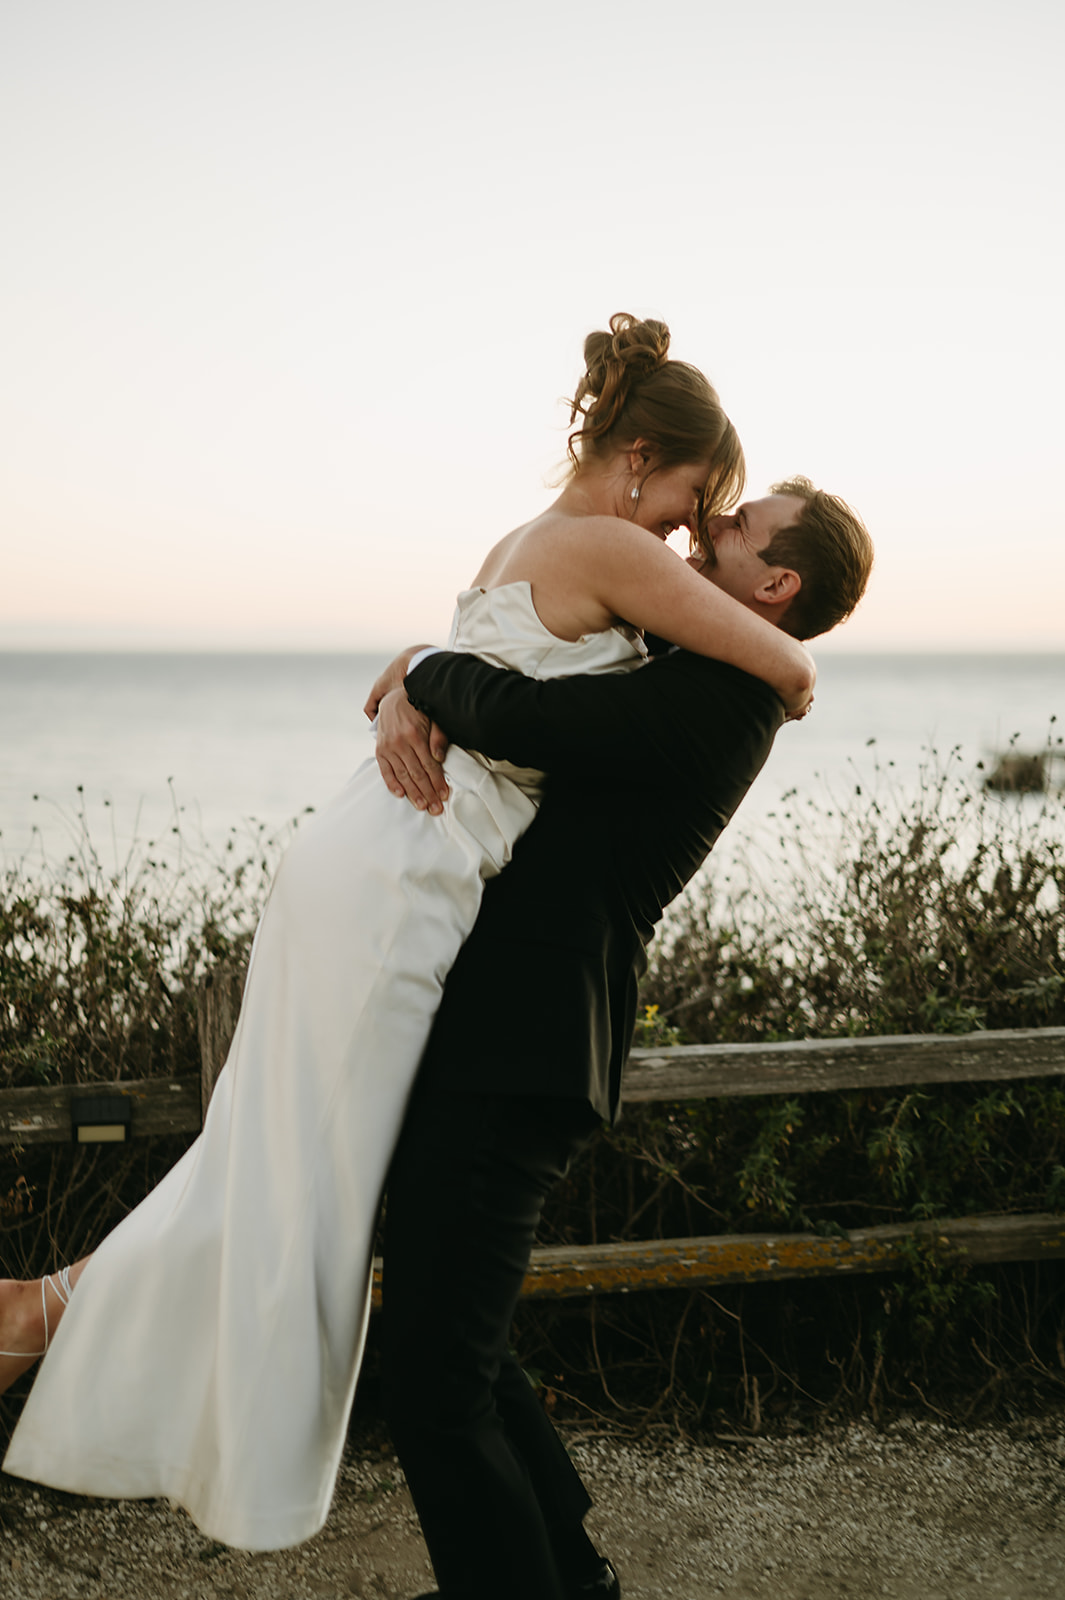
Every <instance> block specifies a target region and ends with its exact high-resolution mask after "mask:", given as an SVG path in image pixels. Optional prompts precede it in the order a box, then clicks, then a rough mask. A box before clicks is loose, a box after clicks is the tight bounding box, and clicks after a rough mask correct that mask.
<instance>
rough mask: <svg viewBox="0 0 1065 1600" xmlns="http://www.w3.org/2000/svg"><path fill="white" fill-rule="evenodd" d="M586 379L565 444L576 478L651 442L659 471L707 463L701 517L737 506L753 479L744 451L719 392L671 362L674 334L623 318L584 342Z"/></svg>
mask: <svg viewBox="0 0 1065 1600" xmlns="http://www.w3.org/2000/svg"><path fill="white" fill-rule="evenodd" d="M584 366H585V372H584V376H583V378H582V379H581V381H580V383H579V384H578V385H577V392H576V394H575V395H574V396H573V399H572V401H571V402H570V416H569V420H570V423H571V424H572V423H573V422H575V421H576V419H577V417H580V418H581V419H582V420H581V425H580V427H579V428H575V429H574V430H573V432H572V433H571V434H570V436H569V439H568V441H567V453H568V455H569V458H570V461H571V462H572V463H573V467H574V470H575V471H576V470H579V468H580V464H581V461H582V460H585V459H587V458H588V457H597V458H599V459H600V460H602V459H605V458H606V457H608V456H610V455H612V454H613V453H614V452H615V451H616V450H620V449H624V448H625V446H626V445H629V444H631V443H632V442H633V440H634V439H646V441H647V443H648V444H650V445H653V446H654V448H655V450H656V451H657V452H658V461H657V463H656V465H657V466H659V467H673V466H679V465H680V464H681V463H682V462H686V461H700V460H703V459H706V460H709V462H710V463H711V469H710V477H709V479H708V481H707V485H706V490H705V492H704V496H703V507H702V513H701V516H702V518H703V519H705V518H706V517H713V516H717V515H718V513H719V512H721V511H725V510H727V509H728V507H729V506H731V505H733V504H734V503H735V501H736V500H738V499H739V497H740V495H741V494H742V492H743V485H744V482H745V480H746V476H747V469H746V464H745V462H744V459H743V446H742V445H741V444H740V441H739V438H738V436H737V434H736V430H735V428H734V427H733V426H732V423H731V422H730V421H729V419H728V417H727V416H726V415H725V413H724V411H723V410H722V407H721V401H720V400H719V399H718V397H717V391H716V390H715V388H714V386H713V384H711V383H710V382H708V380H707V379H706V378H704V377H703V374H702V373H701V372H700V371H699V369H698V368H697V367H692V366H689V365H688V363H687V362H686V361H670V360H669V329H668V328H667V327H666V324H665V323H664V322H654V321H650V320H648V321H642V320H641V319H640V318H639V317H631V316H629V315H628V313H627V312H624V311H619V312H618V313H617V314H616V315H615V316H613V317H611V319H610V331H609V333H607V332H605V331H602V330H601V331H599V332H597V333H590V334H589V335H588V337H587V339H585V341H584Z"/></svg>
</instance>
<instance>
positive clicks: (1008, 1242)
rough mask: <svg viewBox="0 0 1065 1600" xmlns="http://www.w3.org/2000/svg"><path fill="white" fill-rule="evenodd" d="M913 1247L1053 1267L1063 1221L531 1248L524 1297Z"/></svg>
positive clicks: (803, 1264) (880, 1257)
mask: <svg viewBox="0 0 1065 1600" xmlns="http://www.w3.org/2000/svg"><path fill="white" fill-rule="evenodd" d="M912 1239H917V1240H919V1241H921V1242H922V1244H923V1245H924V1247H925V1248H927V1249H929V1250H931V1251H934V1253H935V1256H936V1259H937V1260H938V1261H942V1262H946V1263H959V1262H964V1263H966V1264H970V1265H977V1264H982V1265H988V1264H990V1263H993V1262H997V1261H1054V1260H1057V1261H1060V1260H1062V1259H1065V1216H1052V1215H1043V1214H1035V1213H1032V1214H1028V1215H1021V1216H1014V1215H1012V1214H1003V1215H987V1216H980V1217H954V1218H950V1219H946V1220H943V1221H936V1222H927V1223H918V1224H909V1223H906V1224H891V1225H889V1226H887V1227H881V1228H854V1229H852V1230H851V1232H850V1233H848V1234H847V1235H846V1236H845V1237H843V1238H839V1239H824V1238H821V1236H820V1235H818V1234H810V1233H740V1234H721V1235H716V1236H713V1237H709V1238H702V1239H651V1240H648V1241H646V1242H637V1243H635V1244H605V1245H573V1246H571V1247H565V1248H562V1249H551V1250H534V1251H533V1253H532V1261H531V1263H530V1266H529V1271H528V1273H527V1275H526V1278H525V1282H524V1284H523V1286H522V1297H523V1299H530V1300H567V1299H569V1300H573V1299H580V1298H583V1297H584V1296H585V1295H589V1294H629V1293H632V1292H633V1291H636V1290H640V1289H699V1288H709V1287H712V1286H713V1285H714V1284H722V1283H760V1282H768V1281H770V1280H772V1279H784V1278H826V1277H836V1276H846V1275H850V1274H856V1273H866V1272H897V1271H898V1270H899V1269H900V1268H901V1267H903V1266H904V1265H905V1264H906V1261H907V1258H908V1246H909V1241H910V1240H912ZM373 1281H374V1293H373V1303H374V1307H375V1308H377V1307H378V1306H379V1305H380V1301H381V1260H380V1257H378V1258H377V1259H376V1260H375V1261H374V1275H373Z"/></svg>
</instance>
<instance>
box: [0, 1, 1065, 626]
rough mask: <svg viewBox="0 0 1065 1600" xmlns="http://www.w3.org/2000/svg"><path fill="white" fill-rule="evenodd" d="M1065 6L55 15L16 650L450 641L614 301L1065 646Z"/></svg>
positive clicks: (33, 33)
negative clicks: (455, 609) (657, 325)
mask: <svg viewBox="0 0 1065 1600" xmlns="http://www.w3.org/2000/svg"><path fill="white" fill-rule="evenodd" d="M1063 64H1065V6H1062V4H1061V3H1060V0H969V3H966V4H961V3H960V0H892V3H890V4H888V3H878V4H866V3H863V0H808V3H805V4H800V3H796V0H744V3H743V4H736V3H735V0H732V3H730V4H728V5H722V4H715V3H706V0H700V3H698V4H696V3H691V4H678V3H674V0H658V3H656V4H655V5H653V6H650V7H648V6H646V5H643V4H634V3H632V0H581V3H580V4H577V5H574V4H572V0H565V3H563V0H537V3H536V4H531V5H528V6H520V7H519V6H503V5H500V4H499V0H493V3H488V0H485V3H473V0H454V3H452V4H450V5H446V6H445V5H440V4H439V3H436V0H420V3H410V0H407V3H403V0H395V3H392V4H389V5H387V6H384V5H376V6H372V7H371V6H369V5H367V4H365V3H354V0H182V3H181V4H180V5H179V4H169V5H162V4H151V3H145V0H93V3H92V4H91V5H88V4H85V3H84V0H33V3H32V4H23V5H20V6H9V7H6V8H5V14H4V19H3V22H2V23H0V169H2V170H0V178H2V195H3V218H4V246H3V251H2V252H0V439H2V440H3V448H2V450H0V540H2V544H3V566H2V572H3V579H2V584H0V648H8V649H11V648H52V647H62V648H83V647H101V648H213V649H218V648H223V649H225V648H233V649H243V648H269V649H275V648H276V649H289V648H312V649H315V648H327V649H354V650H358V649H373V648H379V647H382V648H387V647H390V646H392V645H396V646H399V645H400V644H403V643H405V642H407V641H413V640H416V639H423V638H424V639H432V638H441V637H442V636H443V634H444V633H445V631H446V627H447V622H448V618H449V616H450V611H451V604H452V599H453V596H454V593H455V591H456V590H458V589H460V588H463V587H465V586H466V585H467V584H468V582H469V580H470V578H471V577H472V575H473V572H474V571H475V570H476V568H477V566H478V564H479V561H480V558H481V555H482V554H483V552H484V551H485V550H486V549H487V548H488V546H489V545H490V544H491V543H492V542H494V540H495V539H496V538H497V537H499V536H500V535H501V534H502V533H504V532H506V531H507V530H508V529H509V528H511V527H513V526H514V525H515V524H517V523H518V522H520V521H522V520H524V519H525V518H526V517H528V516H530V515H532V514H534V513H535V512H536V511H538V510H539V509H541V508H542V507H543V506H544V505H546V504H547V503H548V501H549V499H550V498H551V490H550V488H549V486H548V481H549V479H550V477H551V474H552V470H553V468H555V467H556V466H557V464H558V463H560V462H561V460H562V459H563V455H564V449H565V444H564V438H565V423H566V414H565V411H564V409H563V407H562V406H561V405H559V404H558V401H559V398H560V397H561V396H564V395H566V394H567V393H569V392H571V391H572V388H573V386H574V384H575V382H576V379H577V377H578V376H579V371H580V350H581V344H582V341H583V338H584V335H585V334H586V333H587V332H588V331H589V330H590V329H591V328H593V327H601V326H603V325H604V324H605V321H606V319H607V318H608V317H609V315H610V314H611V312H614V311H618V310H627V311H633V312H636V313H639V314H643V315H654V316H659V317H662V318H664V320H666V321H667V322H668V323H669V324H670V326H671V328H672V330H673V338H674V343H673V353H674V354H675V355H677V356H679V357H682V358H684V359H687V360H690V361H692V362H694V363H695V364H696V365H698V366H700V367H702V368H703V370H704V371H706V372H707V374H708V375H709V376H710V377H711V379H712V380H713V381H714V383H715V384H716V385H717V387H718V389H719V391H720V393H721V397H722V399H723V401H724V404H725V407H726V409H727V410H728V412H729V414H730V415H731V416H732V418H733V420H734V422H735V423H736V425H737V427H738V429H739V431H740V435H741V437H742V438H743V440H744V443H745V446H746V450H747V458H748V465H749V469H750V475H749V487H748V495H749V496H751V497H753V496H755V495H758V494H760V493H762V492H764V490H765V488H766V486H767V484H768V483H769V481H770V480H771V479H773V478H778V477H782V476H786V475H788V474H790V473H793V472H797V471H798V472H805V473H807V474H808V475H809V476H811V477H812V478H814V479H815V481H817V482H818V483H820V484H822V485H823V486H824V487H826V488H829V489H832V490H834V491H835V492H837V493H839V494H841V495H843V496H844V498H845V499H847V500H849V501H850V502H851V503H852V504H853V505H855V506H856V507H857V508H858V509H859V510H860V511H861V512H862V514H863V515H864V517H865V519H866V521H867V522H868V524H869V527H870V529H871V531H872V533H873V535H874V538H875V540H876V542H877V546H878V551H879V560H878V568H877V572H876V574H875V577H874V582H873V585H872V587H871V590H870V594H869V596H868V598H867V600H866V602H865V604H864V606H863V608H862V610H861V612H860V613H859V615H858V617H857V618H856V619H855V620H854V621H853V622H852V623H851V624H850V625H849V626H848V628H847V629H845V630H843V631H842V632H841V633H839V634H838V635H837V636H836V637H835V638H834V639H833V641H831V642H830V643H828V644H825V645H823V646H821V648H824V649H833V648H836V649H843V650H848V649H849V650H881V649H891V648H901V649H929V648H931V649H937V648H943V649H952V648H957V649H964V648H967V649H982V648H987V649H993V650H1005V649H1018V648H1019V649H1065V623H1063V621H1062V600H1061V596H1062V594H1063V593H1065V512H1063V509H1062V507H1063V495H1065V490H1063V488H1062V485H1061V473H1060V471H1059V463H1060V461H1061V455H1062V451H1061V440H1062V437H1063V433H1065V400H1063V392H1065V383H1063V374H1065V313H1063V299H1065V294H1063V288H1062V286H1063V284H1065V221H1063V193H1065V180H1063V172H1065V162H1063V156H1065V138H1063V133H1065V92H1063V88H1062V72H1063Z"/></svg>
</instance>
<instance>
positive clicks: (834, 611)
mask: <svg viewBox="0 0 1065 1600" xmlns="http://www.w3.org/2000/svg"><path fill="white" fill-rule="evenodd" d="M770 493H771V494H788V495H794V496H795V497H796V498H797V499H800V500H804V501H805V502H806V503H805V505H804V506H803V508H802V510H801V511H800V513H799V516H798V520H797V521H796V522H793V523H792V525H791V526H790V527H789V528H781V529H780V530H779V532H777V533H775V534H774V535H773V537H772V539H770V541H769V543H768V544H767V545H766V547H765V549H764V550H760V551H759V552H758V554H759V555H760V556H761V558H762V560H763V561H764V562H766V563H767V565H768V566H771V567H789V568H790V569H791V570H792V571H793V572H797V573H798V574H799V577H800V578H801V579H802V588H801V589H800V590H799V593H798V594H797V595H796V596H795V598H794V599H793V600H792V601H791V603H790V604H789V605H788V608H787V610H786V611H785V612H784V615H783V616H782V617H781V619H780V624H779V625H780V627H781V628H782V629H783V630H784V632H785V633H790V634H792V635H793V636H794V637H795V638H796V639H814V638H816V637H817V635H818V634H819V633H827V632H828V630H829V629H830V628H834V627H835V626H836V625H837V623H840V622H843V621H845V619H846V618H847V617H849V616H850V614H851V612H852V611H853V610H854V608H855V606H856V605H857V604H858V601H859V600H860V599H861V598H862V595H863V594H864V593H865V586H866V584H867V583H868V582H869V574H870V572H871V571H872V567H873V541H872V539H870V537H869V533H868V530H867V529H866V526H865V524H864V522H863V521H862V519H861V517H859V516H858V515H857V513H856V512H854V511H852V510H851V508H850V506H849V505H847V504H846V502H845V501H843V500H840V499H839V497H838V496H837V495H834V494H827V493H826V492H825V490H824V489H815V488H814V486H813V484H812V483H811V482H810V480H809V478H801V477H800V478H788V479H787V480H786V482H784V483H774V484H773V486H772V489H771V490H770Z"/></svg>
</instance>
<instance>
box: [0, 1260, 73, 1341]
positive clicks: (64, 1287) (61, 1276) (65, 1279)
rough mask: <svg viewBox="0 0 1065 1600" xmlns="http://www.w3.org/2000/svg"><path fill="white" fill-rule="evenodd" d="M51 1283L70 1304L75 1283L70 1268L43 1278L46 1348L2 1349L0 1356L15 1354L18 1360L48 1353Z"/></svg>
mask: <svg viewBox="0 0 1065 1600" xmlns="http://www.w3.org/2000/svg"><path fill="white" fill-rule="evenodd" d="M49 1284H51V1286H52V1289H53V1291H54V1293H55V1294H57V1295H58V1296H59V1299H60V1300H61V1301H62V1302H63V1304H64V1305H65V1306H68V1305H69V1304H70V1297H71V1295H72V1294H73V1293H74V1285H73V1284H72V1283H71V1281H70V1268H69V1267H60V1269H59V1271H58V1272H53V1273H50V1274H49V1276H48V1277H47V1278H42V1279H41V1311H42V1312H43V1313H44V1349H43V1350H0V1356H14V1357H15V1358H16V1360H19V1359H25V1360H27V1361H28V1360H29V1359H30V1357H31V1356H32V1357H34V1359H36V1357H37V1356H43V1355H46V1354H47V1352H48V1346H49V1344H50V1343H51V1334H50V1332H49V1329H48V1286H49Z"/></svg>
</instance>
